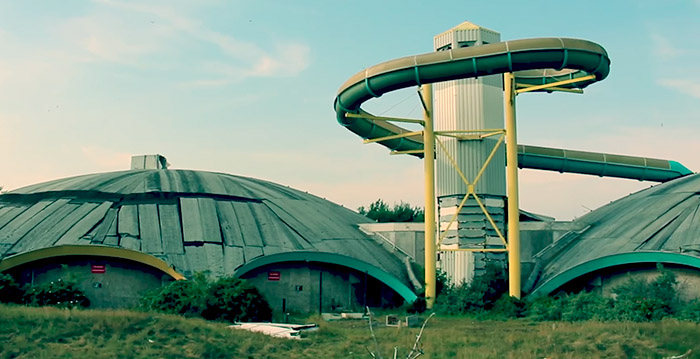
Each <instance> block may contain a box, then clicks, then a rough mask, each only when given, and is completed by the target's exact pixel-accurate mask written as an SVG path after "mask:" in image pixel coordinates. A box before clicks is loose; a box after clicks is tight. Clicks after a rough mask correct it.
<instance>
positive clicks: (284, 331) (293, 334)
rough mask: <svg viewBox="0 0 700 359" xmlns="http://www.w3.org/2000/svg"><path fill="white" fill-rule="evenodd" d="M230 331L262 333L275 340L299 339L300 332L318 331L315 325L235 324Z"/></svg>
mask: <svg viewBox="0 0 700 359" xmlns="http://www.w3.org/2000/svg"><path fill="white" fill-rule="evenodd" d="M229 328H232V329H242V330H247V331H250V332H256V333H263V334H266V335H269V336H272V337H276V338H285V339H296V340H299V339H301V332H303V331H311V330H316V329H318V325H316V324H287V323H235V324H234V325H231V326H229Z"/></svg>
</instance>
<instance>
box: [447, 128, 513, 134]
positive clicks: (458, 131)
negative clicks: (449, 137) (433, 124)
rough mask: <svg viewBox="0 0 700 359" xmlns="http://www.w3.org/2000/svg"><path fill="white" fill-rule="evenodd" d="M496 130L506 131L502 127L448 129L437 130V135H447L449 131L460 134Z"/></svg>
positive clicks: (498, 131) (497, 131)
mask: <svg viewBox="0 0 700 359" xmlns="http://www.w3.org/2000/svg"><path fill="white" fill-rule="evenodd" d="M486 132H495V134H499V133H505V132H506V131H505V130H504V129H502V128H484V129H480V130H448V131H435V134H436V135H445V134H448V133H452V134H458V133H486Z"/></svg>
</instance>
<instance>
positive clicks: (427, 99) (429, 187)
mask: <svg viewBox="0 0 700 359" xmlns="http://www.w3.org/2000/svg"><path fill="white" fill-rule="evenodd" d="M422 96H423V103H424V104H425V109H424V111H423V123H424V125H423V126H424V128H423V143H427V144H429V145H428V146H425V156H424V157H423V164H424V171H425V173H424V177H425V301H426V307H427V308H428V309H431V308H432V307H433V304H435V295H436V292H435V290H436V285H437V280H436V277H435V272H436V258H435V256H436V253H435V133H434V131H433V113H432V112H433V108H432V106H433V86H432V85H430V84H428V85H423V86H422Z"/></svg>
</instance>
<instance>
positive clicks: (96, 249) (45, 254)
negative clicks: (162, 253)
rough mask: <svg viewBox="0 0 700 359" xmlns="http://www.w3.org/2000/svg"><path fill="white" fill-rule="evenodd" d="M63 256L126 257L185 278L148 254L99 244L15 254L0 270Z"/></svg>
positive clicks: (1, 262)
mask: <svg viewBox="0 0 700 359" xmlns="http://www.w3.org/2000/svg"><path fill="white" fill-rule="evenodd" d="M65 256H102V257H110V258H120V259H127V260H130V261H134V262H138V263H141V264H145V265H147V266H149V267H153V268H155V269H158V270H160V271H162V272H163V273H166V274H168V275H170V276H171V277H173V278H174V279H175V280H182V279H185V276H183V275H182V274H180V273H178V272H177V271H176V270H175V269H173V268H172V267H171V266H169V265H168V263H166V262H165V261H164V260H162V259H159V258H156V257H154V256H152V255H150V254H146V253H143V252H137V251H134V250H131V249H125V248H118V247H107V246H99V245H63V246H55V247H48V248H41V249H37V250H33V251H29V252H25V253H20V254H16V255H13V256H11V257H7V258H5V259H3V260H1V261H0V272H4V271H6V270H8V269H11V268H14V267H17V266H20V265H22V264H26V263H30V262H34V261H37V260H41V259H47V258H53V257H65Z"/></svg>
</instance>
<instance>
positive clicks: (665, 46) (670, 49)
mask: <svg viewBox="0 0 700 359" xmlns="http://www.w3.org/2000/svg"><path fill="white" fill-rule="evenodd" d="M650 36H651V43H652V47H651V49H652V53H653V54H654V55H656V56H658V57H659V58H660V59H662V60H671V59H674V58H677V57H680V56H681V55H684V54H686V53H687V52H688V51H687V50H685V49H681V48H678V47H676V46H674V45H673V44H672V43H671V40H670V39H668V38H667V37H665V36H662V35H661V34H658V33H653V34H651V35H650Z"/></svg>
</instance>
